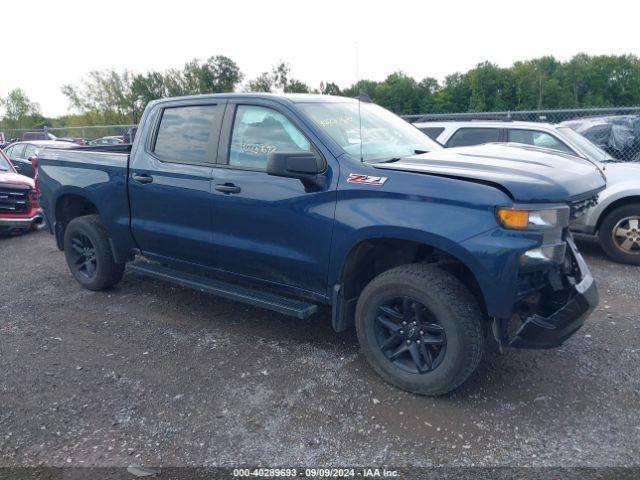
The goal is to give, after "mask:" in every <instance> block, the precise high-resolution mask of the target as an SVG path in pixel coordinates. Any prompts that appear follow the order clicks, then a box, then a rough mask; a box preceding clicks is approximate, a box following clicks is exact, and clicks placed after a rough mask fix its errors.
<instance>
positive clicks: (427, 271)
mask: <svg viewBox="0 0 640 480" xmlns="http://www.w3.org/2000/svg"><path fill="white" fill-rule="evenodd" d="M482 319H483V315H482V312H481V310H480V308H479V306H478V303H477V302H476V300H475V298H474V297H473V295H471V293H470V292H469V290H468V289H467V288H466V287H465V286H464V285H463V284H462V283H461V282H460V281H459V280H458V279H457V278H455V277H454V276H453V275H451V274H450V273H448V272H445V271H444V270H440V269H438V268H436V267H433V266H430V265H424V264H408V265H403V266H400V267H396V268H393V269H391V270H388V271H386V272H384V273H382V274H380V275H378V276H377V277H376V278H374V279H373V280H372V281H371V282H370V283H369V284H368V285H367V286H366V287H365V289H364V290H363V291H362V294H361V295H360V298H359V300H358V305H357V307H356V330H357V334H358V340H359V342H360V346H361V348H362V351H363V353H364V355H365V357H366V359H367V360H368V362H369V363H370V364H371V366H372V367H373V369H374V370H375V371H376V372H377V373H378V374H380V376H382V378H384V379H385V380H386V381H387V382H389V383H391V384H393V385H395V386H397V387H399V388H401V389H403V390H407V391H409V392H413V393H417V394H422V395H442V394H445V393H448V392H451V391H452V390H454V389H456V388H457V387H459V386H460V385H461V384H462V383H463V382H464V381H465V380H466V379H467V378H468V377H469V376H470V375H471V374H472V373H473V372H474V370H475V369H476V368H477V366H478V364H479V363H480V359H481V358H482V355H483V352H484V334H483V328H482Z"/></svg>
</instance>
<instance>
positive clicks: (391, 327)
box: [375, 297, 447, 374]
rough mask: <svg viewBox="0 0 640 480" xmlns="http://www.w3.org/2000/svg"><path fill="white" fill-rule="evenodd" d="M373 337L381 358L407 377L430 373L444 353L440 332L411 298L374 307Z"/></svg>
mask: <svg viewBox="0 0 640 480" xmlns="http://www.w3.org/2000/svg"><path fill="white" fill-rule="evenodd" d="M375 335H376V340H377V343H378V347H379V348H380V350H381V351H382V353H383V354H384V356H385V357H386V358H387V359H388V360H389V361H390V362H391V363H393V364H394V365H395V366H397V367H398V368H401V369H402V370H405V371H407V372H409V373H417V374H424V373H428V372H431V371H433V370H434V369H435V368H437V367H438V365H440V364H441V363H442V360H443V358H444V355H445V352H446V347H447V337H446V334H445V330H444V328H443V327H442V325H441V324H440V322H438V319H437V318H436V317H435V316H434V315H433V314H432V313H431V312H430V311H429V309H427V307H426V306H425V305H424V304H422V303H420V302H419V301H417V300H415V299H413V298H411V297H396V298H393V299H391V300H387V301H385V302H383V303H381V304H380V305H379V306H378V308H377V311H376V328H375Z"/></svg>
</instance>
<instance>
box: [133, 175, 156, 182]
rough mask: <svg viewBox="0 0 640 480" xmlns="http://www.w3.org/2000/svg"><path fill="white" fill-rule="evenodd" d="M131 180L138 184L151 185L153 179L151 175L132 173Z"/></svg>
mask: <svg viewBox="0 0 640 480" xmlns="http://www.w3.org/2000/svg"><path fill="white" fill-rule="evenodd" d="M131 178H133V180H135V181H136V182H138V183H152V182H153V177H152V176H151V175H147V174H146V173H139V174H138V173H134V174H133V175H131Z"/></svg>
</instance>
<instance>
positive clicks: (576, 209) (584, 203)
mask: <svg viewBox="0 0 640 480" xmlns="http://www.w3.org/2000/svg"><path fill="white" fill-rule="evenodd" d="M597 203H598V195H594V196H593V197H590V198H587V199H585V200H580V201H578V202H573V203H571V205H570V207H571V219H572V220H573V219H574V218H578V217H581V216H582V215H584V214H585V212H586V211H587V210H589V209H590V208H591V207H594V206H596V204H597Z"/></svg>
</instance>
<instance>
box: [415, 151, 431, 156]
mask: <svg viewBox="0 0 640 480" xmlns="http://www.w3.org/2000/svg"><path fill="white" fill-rule="evenodd" d="M413 153H415V154H416V155H422V154H423V153H429V150H414V151H413Z"/></svg>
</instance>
